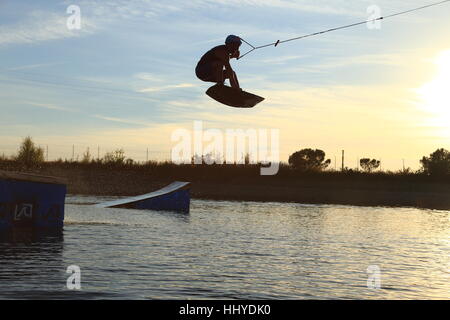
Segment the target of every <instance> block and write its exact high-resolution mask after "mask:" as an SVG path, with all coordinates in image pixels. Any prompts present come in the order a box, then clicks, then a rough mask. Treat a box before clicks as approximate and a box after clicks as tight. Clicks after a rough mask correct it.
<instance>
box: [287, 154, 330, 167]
mask: <svg viewBox="0 0 450 320" xmlns="http://www.w3.org/2000/svg"><path fill="white" fill-rule="evenodd" d="M330 163H331V160H330V159H327V160H325V152H324V151H322V150H319V149H316V150H313V149H302V150H300V151H297V152H295V153H293V154H292V155H291V156H290V157H289V164H290V165H291V166H292V167H293V168H294V169H296V170H301V171H322V170H323V169H325V168H326V167H328V166H329V165H330Z"/></svg>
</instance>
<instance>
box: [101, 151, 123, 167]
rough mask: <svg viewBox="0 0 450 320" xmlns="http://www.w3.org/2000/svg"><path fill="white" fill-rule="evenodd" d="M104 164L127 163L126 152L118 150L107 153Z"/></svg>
mask: <svg viewBox="0 0 450 320" xmlns="http://www.w3.org/2000/svg"><path fill="white" fill-rule="evenodd" d="M103 162H104V163H109V164H123V163H124V162H125V151H123V149H117V150H114V151H113V152H107V153H106V154H105V156H104V157H103Z"/></svg>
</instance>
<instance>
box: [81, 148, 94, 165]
mask: <svg viewBox="0 0 450 320" xmlns="http://www.w3.org/2000/svg"><path fill="white" fill-rule="evenodd" d="M91 160H92V156H91V153H90V151H89V148H87V149H86V152H85V153H83V159H82V160H81V162H82V163H89V162H91Z"/></svg>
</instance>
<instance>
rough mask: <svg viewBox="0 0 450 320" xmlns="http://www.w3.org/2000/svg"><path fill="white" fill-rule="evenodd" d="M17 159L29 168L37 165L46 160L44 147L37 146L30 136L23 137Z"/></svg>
mask: <svg viewBox="0 0 450 320" xmlns="http://www.w3.org/2000/svg"><path fill="white" fill-rule="evenodd" d="M15 160H16V161H17V162H19V163H20V164H21V165H23V166H25V167H27V168H32V167H37V166H39V165H40V164H42V163H43V162H44V149H43V148H41V147H37V146H36V145H35V144H34V142H33V140H32V139H31V137H30V136H28V137H26V138H25V139H23V141H22V144H21V145H20V149H19V153H18V154H17V156H16V159H15Z"/></svg>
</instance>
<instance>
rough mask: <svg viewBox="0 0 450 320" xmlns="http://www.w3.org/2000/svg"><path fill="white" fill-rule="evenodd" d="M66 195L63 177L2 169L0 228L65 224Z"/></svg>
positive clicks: (48, 226)
mask: <svg viewBox="0 0 450 320" xmlns="http://www.w3.org/2000/svg"><path fill="white" fill-rule="evenodd" d="M65 198H66V185H65V181H63V180H62V179H60V178H56V177H48V176H39V175H33V174H24V173H15V172H7V171H0V230H3V229H7V228H11V227H14V228H15V227H26V228H62V227H63V224H64V202H65Z"/></svg>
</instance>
